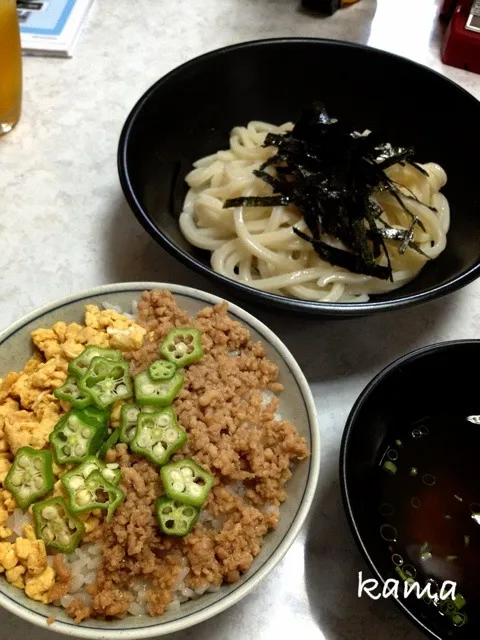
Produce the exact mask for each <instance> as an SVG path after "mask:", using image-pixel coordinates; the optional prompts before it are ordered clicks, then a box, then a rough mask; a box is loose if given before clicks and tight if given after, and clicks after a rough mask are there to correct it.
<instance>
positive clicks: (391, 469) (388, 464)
mask: <svg viewBox="0 0 480 640" xmlns="http://www.w3.org/2000/svg"><path fill="white" fill-rule="evenodd" d="M383 468H384V469H385V471H387V472H388V473H390V474H391V475H392V476H394V475H395V474H396V473H397V465H396V464H394V463H393V462H392V461H391V460H386V461H385V462H384V463H383Z"/></svg>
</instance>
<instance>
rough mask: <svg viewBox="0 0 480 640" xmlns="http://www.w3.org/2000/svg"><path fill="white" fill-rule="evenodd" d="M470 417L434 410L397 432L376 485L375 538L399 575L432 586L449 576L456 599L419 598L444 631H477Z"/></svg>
mask: <svg viewBox="0 0 480 640" xmlns="http://www.w3.org/2000/svg"><path fill="white" fill-rule="evenodd" d="M471 419H472V416H470V417H468V416H465V415H463V414H443V415H434V416H430V417H428V418H424V419H422V420H420V421H416V422H415V423H414V424H411V425H408V426H407V427H405V428H403V429H400V430H399V431H398V432H395V436H396V439H395V441H394V442H391V443H388V445H387V446H386V447H385V449H384V450H383V451H382V457H381V460H380V462H379V469H378V474H379V477H378V476H377V482H376V483H375V484H376V487H377V488H376V492H377V496H376V504H377V506H378V514H379V532H380V538H381V539H382V541H383V542H384V544H385V546H386V550H388V552H389V553H390V554H391V561H392V565H393V568H394V569H395V571H396V572H397V575H398V576H399V577H402V572H403V580H404V579H405V575H406V576H408V577H412V578H413V579H414V580H415V581H416V582H418V583H419V585H420V587H422V586H426V584H427V583H428V582H430V583H431V592H433V593H435V591H437V590H439V588H440V587H441V586H442V584H443V583H444V581H447V580H449V581H453V582H455V583H456V593H457V594H458V593H460V594H461V596H460V599H457V601H456V603H452V602H449V603H448V602H446V601H441V600H439V599H438V598H434V599H433V600H431V599H429V598H425V606H427V604H429V605H432V604H433V606H435V607H436V608H437V609H438V615H439V616H443V617H444V618H445V625H446V628H447V630H449V631H452V630H455V629H456V628H458V629H459V628H460V627H463V632H465V631H467V627H468V632H469V634H470V633H472V632H474V636H475V637H477V636H478V637H480V636H479V635H478V633H477V632H478V630H480V611H478V608H479V604H480V417H479V418H478V419H477V423H475V422H472V421H471ZM392 465H394V466H392ZM385 466H386V468H385ZM394 471H395V472H394ZM396 567H397V568H396ZM399 569H400V570H401V571H399ZM402 591H403V589H402ZM411 597H414V596H411ZM462 600H464V601H465V602H464V603H462ZM457 605H459V608H457ZM448 635H451V633H450V632H449V633H448ZM462 635H463V633H462ZM474 636H472V637H474Z"/></svg>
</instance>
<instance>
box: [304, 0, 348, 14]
mask: <svg viewBox="0 0 480 640" xmlns="http://www.w3.org/2000/svg"><path fill="white" fill-rule="evenodd" d="M340 4H341V0H302V7H305V9H308V10H309V11H316V12H318V13H324V14H326V15H327V16H331V15H333V14H334V13H335V11H338V9H340Z"/></svg>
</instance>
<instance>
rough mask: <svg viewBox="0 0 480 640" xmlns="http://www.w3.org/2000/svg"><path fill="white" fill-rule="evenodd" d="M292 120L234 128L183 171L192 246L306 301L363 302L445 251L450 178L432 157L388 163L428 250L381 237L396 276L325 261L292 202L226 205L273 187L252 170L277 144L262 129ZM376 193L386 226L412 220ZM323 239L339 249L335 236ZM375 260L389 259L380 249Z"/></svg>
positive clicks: (417, 238) (232, 270) (250, 281)
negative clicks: (220, 145) (226, 141)
mask: <svg viewBox="0 0 480 640" xmlns="http://www.w3.org/2000/svg"><path fill="white" fill-rule="evenodd" d="M292 127H293V125H292V124H291V123H287V124H284V125H282V126H280V127H276V126H273V125H271V124H266V123H264V122H250V123H249V124H248V126H247V127H235V128H234V129H233V130H232V132H231V136H230V148H229V149H228V150H227V151H219V152H218V153H215V154H213V155H210V156H207V157H205V158H202V159H200V160H198V161H197V162H195V163H194V169H193V170H192V171H191V172H190V173H189V174H188V175H187V177H186V181H187V184H188V186H189V187H190V189H189V191H188V194H187V196H186V199H185V203H184V208H183V211H182V213H181V215H180V228H181V230H182V233H183V234H184V236H185V237H186V238H187V240H188V241H189V242H190V243H191V244H192V245H194V246H195V247H198V248H201V249H206V250H208V251H211V252H212V255H211V266H212V268H213V270H214V271H216V272H217V273H220V274H222V275H224V276H227V277H229V278H232V279H233V280H237V281H240V282H242V283H244V284H247V285H249V286H251V287H255V288H257V289H262V290H264V291H269V292H272V293H277V294H281V295H285V296H290V297H295V298H300V299H303V300H315V301H327V302H363V301H367V300H368V298H369V295H371V294H381V293H386V292H388V291H392V290H393V289H397V288H398V287H401V286H403V285H404V284H406V283H407V282H409V281H410V280H412V279H413V278H415V276H417V275H418V273H419V272H420V271H421V269H422V267H423V266H424V264H425V263H426V262H427V260H428V259H429V258H430V259H433V258H436V257H437V256H438V255H439V254H440V253H441V252H442V251H443V250H444V248H445V246H446V234H447V231H448V228H449V223H450V212H449V206H448V202H447V199H446V198H445V196H444V195H443V194H442V193H440V189H441V188H442V187H443V186H444V185H445V183H446V179H447V178H446V174H445V171H444V170H443V169H442V167H440V166H439V165H438V164H434V163H428V164H423V165H420V166H422V167H423V168H424V169H425V170H426V171H427V173H428V175H424V174H423V173H421V172H420V171H418V170H417V169H416V168H415V167H414V166H412V165H409V164H407V163H406V164H405V165H400V164H395V165H393V166H391V167H390V168H388V169H387V170H386V173H387V175H388V177H389V178H391V179H392V180H394V181H395V182H396V183H397V185H399V188H400V193H401V194H403V196H405V197H403V196H400V197H401V198H402V200H404V203H405V204H406V205H407V206H408V209H409V211H410V212H411V213H412V214H413V215H414V216H417V217H418V220H419V222H420V223H421V224H419V225H417V226H416V228H415V231H414V236H413V240H414V242H415V243H416V245H417V246H418V247H419V248H420V249H421V251H422V252H423V253H424V254H425V255H421V253H419V252H417V251H415V250H414V249H413V248H411V247H408V248H407V249H406V251H405V252H404V253H400V252H399V244H398V242H395V241H393V240H386V242H385V244H386V247H387V250H388V253H389V256H390V260H391V265H392V272H393V274H392V275H393V281H389V280H381V279H379V278H375V277H372V276H367V275H362V274H357V273H351V272H350V271H347V270H346V269H344V268H342V267H338V266H333V265H331V264H329V263H328V262H326V261H324V260H322V259H321V258H320V257H319V256H318V254H317V253H316V252H315V250H314V248H313V246H312V245H311V244H310V243H309V242H307V241H306V240H303V239H302V238H299V237H298V236H297V235H296V234H295V233H294V231H293V227H294V226H295V227H296V228H297V229H299V230H300V231H303V232H304V233H308V229H307V226H306V223H305V221H304V219H303V217H302V216H301V215H300V213H299V212H298V211H297V209H296V208H295V207H294V206H293V205H288V206H274V207H236V208H226V209H225V208H223V205H224V203H225V201H226V200H228V199H229V198H237V197H245V196H269V195H272V193H273V190H272V188H271V187H270V186H269V185H268V184H266V183H265V182H264V181H262V180H260V179H259V178H257V177H255V176H254V175H253V173H252V172H253V170H254V169H258V168H259V167H260V166H261V165H262V163H263V162H265V160H267V159H268V158H269V157H271V156H272V155H274V153H275V151H276V149H275V148H274V147H267V148H265V147H263V146H262V145H263V142H264V140H265V136H266V135H267V133H269V132H273V133H286V132H288V131H291V130H292ZM364 135H368V132H365V134H364ZM269 170H271V169H269ZM412 194H413V195H414V196H415V197H416V200H415V199H412V197H411V196H412ZM409 196H410V197H409ZM373 198H374V200H375V201H376V202H377V204H378V205H380V207H381V208H382V210H383V213H382V215H381V216H380V217H381V218H382V219H383V220H384V221H385V222H386V223H388V225H389V226H391V227H393V228H396V229H408V228H409V227H410V224H411V218H410V217H409V216H408V214H407V213H406V212H405V211H404V210H403V209H402V207H401V206H400V204H399V202H398V201H397V200H396V199H395V198H394V196H392V195H391V194H390V193H388V192H387V191H380V192H375V193H374V194H373ZM432 209H434V210H432ZM377 224H378V223H377ZM422 226H423V229H422ZM322 239H323V240H324V241H325V242H327V243H328V244H331V245H332V246H338V247H341V248H343V245H341V243H339V241H338V240H337V239H335V238H331V237H325V238H322ZM378 264H380V265H383V266H386V264H387V260H386V256H385V255H382V256H381V257H380V258H379V259H378Z"/></svg>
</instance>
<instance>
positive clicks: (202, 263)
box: [118, 38, 480, 317]
mask: <svg viewBox="0 0 480 640" xmlns="http://www.w3.org/2000/svg"><path fill="white" fill-rule="evenodd" d="M316 100H321V101H323V102H324V103H325V104H326V105H327V106H328V109H329V111H330V113H332V114H335V116H336V117H338V118H340V119H341V118H348V120H350V121H352V120H353V121H354V122H355V123H356V124H357V125H358V127H359V128H360V130H363V129H365V128H369V129H372V130H375V131H377V132H378V133H379V135H381V136H382V138H384V139H386V140H389V141H391V142H392V144H398V145H403V146H410V145H412V146H414V147H415V150H416V157H417V159H418V161H420V162H427V161H435V162H438V163H439V164H441V165H442V166H443V167H444V168H445V170H446V172H447V174H448V185H447V186H446V188H445V189H444V193H445V195H446V196H447V197H448V199H449V201H450V205H451V209H452V223H451V229H450V232H449V235H448V243H447V248H446V249H445V251H444V252H443V253H442V254H441V255H440V256H439V258H437V259H436V260H433V261H431V262H430V263H429V264H427V265H426V266H425V268H424V269H423V271H422V272H421V274H420V275H419V276H418V277H417V278H415V280H413V281H412V282H411V283H409V284H408V285H406V286H405V287H402V288H401V289H398V290H396V291H393V292H391V293H389V294H385V295H382V296H374V297H372V298H371V300H370V301H369V302H364V303H347V304H344V303H342V304H339V303H321V302H309V301H304V300H297V299H295V298H288V297H285V296H279V295H275V294H271V293H266V292H263V291H259V290H257V289H253V288H251V287H249V286H247V285H244V284H241V283H238V282H235V281H233V280H230V279H229V278H225V277H224V276H221V275H219V274H216V273H215V272H214V271H213V270H212V269H211V267H210V254H209V252H206V251H202V250H199V249H196V248H194V247H192V246H191V245H190V244H189V243H188V242H187V240H186V239H185V238H184V237H183V236H182V234H181V232H180V229H179V226H178V215H179V213H180V211H181V207H182V203H183V199H184V197H185V194H186V191H187V189H186V185H185V182H184V177H185V175H186V174H187V173H188V171H189V170H190V169H191V168H192V162H193V161H194V160H196V159H198V158H200V157H203V156H205V155H208V154H210V153H214V152H215V151H217V150H219V149H222V148H225V147H226V146H228V138H229V132H230V130H231V129H232V127H234V126H235V125H239V124H246V123H247V122H249V121H250V120H266V121H268V122H272V123H282V122H286V121H295V120H297V119H298V117H299V116H300V113H301V111H302V108H303V107H304V106H305V105H308V104H310V103H312V102H314V101H316ZM459 113H460V114H462V115H461V117H457V116H455V115H454V114H459ZM479 116H480V104H479V102H478V101H477V100H476V99H475V98H474V97H473V96H472V95H470V94H469V93H467V92H466V91H464V90H463V89H462V88H461V87H459V86H457V85H456V84H454V83H453V82H451V81H450V80H448V79H447V78H445V77H443V76H441V75H440V74H438V73H436V72H434V71H431V70H430V69H428V68H426V67H424V66H421V65H419V64H417V63H415V62H412V61H410V60H406V59H405V58H401V57H399V56H395V55H393V54H390V53H385V52H383V51H378V50H376V49H372V48H369V47H364V46H360V45H355V44H349V43H343V42H337V41H333V40H319V39H313V38H312V39H309V38H304V39H303V38H298V39H297V38H295V39H294V38H292V39H289V38H286V39H275V40H262V41H257V42H248V43H245V44H240V45H235V46H232V47H226V48H224V49H219V50H217V51H213V52H211V53H208V54H206V55H203V56H201V57H199V58H196V59H194V60H192V61H190V62H187V63H186V64H184V65H182V66H181V67H178V68H177V69H174V70H173V71H172V72H170V73H169V74H168V75H166V76H165V77H164V78H162V79H161V80H159V81H158V82H157V83H156V84H155V85H153V86H152V87H151V88H150V89H149V90H148V91H147V92H146V93H145V94H144V95H143V96H142V98H140V100H139V101H138V102H137V104H136V105H135V107H134V108H133V110H132V111H131V113H130V115H129V116H128V118H127V121H126V123H125V125H124V128H123V131H122V133H121V136H120V141H119V148H118V169H119V174H120V181H121V184H122V188H123V191H124V193H125V196H126V198H127V200H128V202H129V204H130V206H131V208H132V210H133V212H134V214H135V215H136V217H137V218H138V220H139V221H140V222H141V224H142V225H143V226H144V228H145V229H146V230H147V231H148V233H150V235H151V236H152V237H153V238H154V239H155V240H156V241H157V242H158V243H159V244H160V245H162V246H163V247H164V248H165V249H166V250H167V251H169V252H170V253H171V254H172V255H173V256H175V257H176V258H178V259H179V260H181V261H182V262H183V263H184V264H186V265H187V266H188V267H190V268H192V269H194V270H196V271H198V272H200V273H202V274H204V275H207V276H209V277H211V278H212V279H214V280H216V281H217V282H218V283H221V284H223V285H224V286H225V288H227V289H229V290H230V291H232V292H234V293H236V294H237V295H238V296H240V297H243V298H246V299H250V300H253V301H255V302H257V303H262V304H266V305H268V306H271V307H278V308H283V309H288V310H291V311H296V312H307V313H315V314H319V315H326V316H337V317H348V316H359V315H367V314H370V313H372V312H378V311H382V310H383V311H386V310H391V309H400V308H404V307H409V306H412V305H414V304H417V303H420V302H426V301H428V300H433V299H435V298H438V297H440V296H442V295H445V294H447V293H450V292H452V291H455V290H456V289H459V288H460V287H461V286H463V285H465V284H467V283H469V282H472V281H473V280H475V278H477V277H478V275H479V273H480V243H479V238H480V215H478V211H480V191H479V189H478V175H477V173H478V172H477V168H476V164H475V162H474V157H475V154H476V151H477V150H478V149H479V148H480V128H479V127H475V126H473V125H472V123H474V122H477V121H478V119H479Z"/></svg>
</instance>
